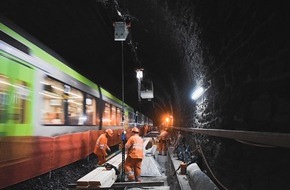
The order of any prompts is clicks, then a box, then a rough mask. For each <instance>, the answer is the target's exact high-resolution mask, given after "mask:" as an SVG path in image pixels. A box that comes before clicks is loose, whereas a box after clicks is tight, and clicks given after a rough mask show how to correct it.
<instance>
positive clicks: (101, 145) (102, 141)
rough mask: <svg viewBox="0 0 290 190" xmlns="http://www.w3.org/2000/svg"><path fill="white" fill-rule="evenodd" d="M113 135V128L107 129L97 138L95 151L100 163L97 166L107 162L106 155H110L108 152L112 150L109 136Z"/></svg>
mask: <svg viewBox="0 0 290 190" xmlns="http://www.w3.org/2000/svg"><path fill="white" fill-rule="evenodd" d="M112 136H113V131H112V129H106V131H105V133H104V134H101V135H100V136H99V138H98V139H97V142H96V146H95V150H94V153H95V154H96V155H97V157H98V164H97V167H99V166H101V165H102V164H104V163H105V162H106V156H107V155H108V153H107V151H108V152H111V149H110V147H109V146H108V138H110V137H112Z"/></svg>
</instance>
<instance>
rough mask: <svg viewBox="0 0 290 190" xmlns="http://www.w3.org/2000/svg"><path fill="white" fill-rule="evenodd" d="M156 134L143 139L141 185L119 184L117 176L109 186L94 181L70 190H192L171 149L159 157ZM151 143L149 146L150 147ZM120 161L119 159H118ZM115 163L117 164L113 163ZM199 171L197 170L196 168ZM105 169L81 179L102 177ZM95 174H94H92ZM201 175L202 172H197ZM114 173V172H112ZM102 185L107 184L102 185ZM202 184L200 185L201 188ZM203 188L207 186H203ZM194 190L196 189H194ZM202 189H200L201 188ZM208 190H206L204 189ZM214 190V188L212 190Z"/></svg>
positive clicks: (131, 183)
mask: <svg viewBox="0 0 290 190" xmlns="http://www.w3.org/2000/svg"><path fill="white" fill-rule="evenodd" d="M158 134H159V133H158V132H155V131H154V132H152V133H149V134H148V135H147V136H146V137H144V142H145V143H144V148H145V146H146V144H148V146H147V147H149V148H147V149H145V156H144V159H143V161H142V173H141V181H142V182H141V183H138V182H119V181H118V179H117V176H113V181H112V184H111V185H109V186H108V185H107V186H105V185H104V186H102V185H99V186H96V185H90V184H96V182H95V181H92V183H90V181H84V182H83V183H85V184H87V185H83V186H77V185H76V186H75V187H73V188H72V189H82V190H83V189H114V190H123V189H126V190H129V189H130V190H138V189H152V190H160V189H161V190H169V189H174V190H190V189H192V188H191V186H190V179H189V177H188V176H189V175H188V174H187V175H185V174H181V171H180V164H181V163H182V161H180V160H178V159H177V156H176V154H174V153H173V147H169V149H168V154H167V156H163V155H159V154H158V150H157V149H156V147H157V145H156V144H154V142H155V140H156V136H157V135H158ZM150 143H151V145H150ZM120 154H121V153H118V154H116V156H114V157H113V158H111V159H110V160H116V158H117V157H120V156H121V155H120ZM110 160H108V162H107V163H111V162H112V161H110ZM119 160H120V159H119ZM114 163H117V162H114ZM114 165H115V166H119V168H120V163H119V164H118V163H117V164H114ZM197 168H198V166H197ZM198 169H199V168H198ZM105 170H106V169H105V168H104V167H103V170H101V169H100V167H99V168H96V169H95V170H93V171H92V172H90V173H89V174H87V175H86V176H84V177H83V178H81V179H85V178H86V177H88V176H90V175H98V176H102V177H101V178H103V176H104V175H103V174H101V172H102V171H105ZM93 172H95V174H93ZM198 172H199V173H202V171H198ZM113 173H114V172H113ZM187 173H189V172H187ZM79 184H81V183H79ZM104 184H107V182H106V183H104ZM203 186H204V184H202V187H203ZM205 186H207V185H206V184H205ZM194 189H196V188H194ZM197 189H199V188H197ZM201 189H202V188H201ZM205 189H208V188H205ZM214 189H215V188H214Z"/></svg>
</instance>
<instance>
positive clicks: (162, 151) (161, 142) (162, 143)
mask: <svg viewBox="0 0 290 190" xmlns="http://www.w3.org/2000/svg"><path fill="white" fill-rule="evenodd" d="M157 139H158V151H159V153H158V155H164V156H166V155H167V149H168V148H167V146H168V145H167V144H168V140H169V133H168V128H167V127H165V128H164V130H161V132H160V135H159V136H158V137H157Z"/></svg>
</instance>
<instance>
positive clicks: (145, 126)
mask: <svg viewBox="0 0 290 190" xmlns="http://www.w3.org/2000/svg"><path fill="white" fill-rule="evenodd" d="M147 132H148V125H146V124H145V125H144V126H143V137H145V136H146V135H147Z"/></svg>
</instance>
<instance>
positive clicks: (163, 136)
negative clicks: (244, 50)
mask: <svg viewBox="0 0 290 190" xmlns="http://www.w3.org/2000/svg"><path fill="white" fill-rule="evenodd" d="M168 137H169V133H168V132H167V131H161V133H160V135H159V140H163V141H164V140H165V141H166V140H168Z"/></svg>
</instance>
